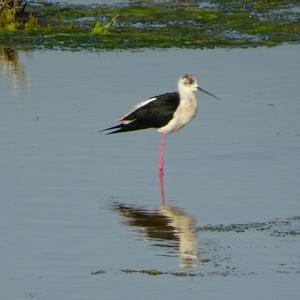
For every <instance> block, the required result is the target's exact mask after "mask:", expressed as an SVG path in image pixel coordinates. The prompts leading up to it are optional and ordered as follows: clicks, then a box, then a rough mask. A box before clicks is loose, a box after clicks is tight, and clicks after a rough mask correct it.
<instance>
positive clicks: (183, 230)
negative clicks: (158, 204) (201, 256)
mask: <svg viewBox="0 0 300 300" xmlns="http://www.w3.org/2000/svg"><path fill="white" fill-rule="evenodd" d="M114 209H115V210H116V211H117V212H118V213H119V214H120V215H121V216H122V217H124V218H126V219H125V222H122V223H123V224H126V225H127V226H132V227H135V228H137V229H138V230H137V231H138V233H139V235H142V236H143V237H146V238H147V239H148V240H150V241H152V242H153V244H152V245H153V246H157V247H164V249H166V250H167V251H169V250H170V251H169V252H168V253H166V254H165V255H166V256H174V254H175V255H176V256H178V257H179V259H180V264H179V266H180V267H181V268H196V267H197V261H198V246H197V239H198V232H197V228H196V224H195V221H194V219H193V218H192V217H191V216H190V215H188V214H187V213H185V212H184V211H183V210H182V209H179V208H176V207H162V208H160V209H157V210H152V211H150V210H145V209H141V208H137V207H135V206H131V205H128V204H121V203H115V204H114Z"/></svg>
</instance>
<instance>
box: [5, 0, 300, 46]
mask: <svg viewBox="0 0 300 300" xmlns="http://www.w3.org/2000/svg"><path fill="white" fill-rule="evenodd" d="M211 2H212V3H214V6H213V8H200V7H198V6H197V3H196V2H195V1H181V2H180V3H179V2H178V3H177V2H175V3H174V2H172V1H171V2H170V3H166V4H164V5H158V4H155V3H151V1H147V4H141V5H132V6H130V5H129V6H122V7H118V6H107V5H106V6H104V5H103V6H94V5H93V6H84V5H65V6H62V5H55V4H49V3H45V4H39V5H38V6H36V5H28V6H27V8H26V11H27V15H30V16H31V17H30V18H31V19H30V18H29V19H28V18H27V20H24V18H23V19H22V18H19V19H18V20H17V22H19V23H20V24H22V22H23V25H22V26H17V27H15V28H13V30H12V29H11V28H7V27H2V28H0V45H1V46H5V47H16V48H32V49H37V48H46V49H53V48H55V49H57V48H58V49H70V50H80V49H91V50H97V49H134V48H149V47H150V48H170V47H177V48H215V47H227V48H229V47H257V46H275V45H278V44H280V43H284V42H296V43H298V42H299V41H300V23H299V22H298V20H300V16H299V15H300V13H299V9H298V10H297V9H294V8H299V6H300V5H299V2H297V1H289V2H288V3H287V1H280V0H277V1H276V0H274V1H263V0H252V1H248V2H247V3H246V4H245V1H233V0H232V1H229V0H228V1H211ZM276 9H281V10H282V11H279V12H278V11H276ZM293 9H294V10H293ZM291 12H292V13H293V16H294V17H293V19H290V18H289V16H290V14H291ZM116 16H118V17H116ZM278 16H279V17H278ZM28 22H29V23H28ZM26 24H27V25H26Z"/></svg>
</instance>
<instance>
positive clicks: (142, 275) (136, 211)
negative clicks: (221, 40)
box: [0, 45, 300, 300]
mask: <svg viewBox="0 0 300 300" xmlns="http://www.w3.org/2000/svg"><path fill="white" fill-rule="evenodd" d="M299 53H300V47H299V46H298V45H284V46H280V47H276V48H269V49H268V48H257V49H243V50H241V49H234V50H224V49H216V50H176V49H171V50H168V51H158V50H157V51H154V50H145V51H140V52H129V51H124V52H103V53H101V52H99V53H92V52H85V51H81V52H75V53H73V52H61V51H37V52H23V51H19V52H17V51H15V50H13V49H1V50H0V101H1V110H0V136H1V143H0V187H1V198H0V230H1V232H0V233H1V239H0V249H1V257H0V265H1V272H0V289H1V295H2V297H3V298H5V299H10V300H14V299H99V298H101V299H118V298H121V297H122V299H139V298H140V297H143V298H145V299H151V298H153V297H159V298H162V299H181V298H184V297H191V298H196V297H199V296H200V295H201V296H203V297H204V299H253V298H255V297H256V298H263V299H274V298H276V299H295V297H296V296H297V295H299V292H300V290H299V284H298V282H299V273H300V256H299V251H298V249H299V246H300V239H299V232H300V231H299V229H300V224H299V223H300V222H299V218H298V217H297V216H299V210H300V203H299V199H300V188H299V186H300V185H299V183H300V159H299V150H300V118H299V114H300V102H299V84H300V82H299V78H300V69H299V63H300V54H299ZM187 72H189V73H192V74H194V75H195V76H196V77H197V78H198V79H199V81H200V84H201V86H202V87H203V88H205V89H207V90H209V91H210V92H212V93H214V94H215V95H217V96H219V97H221V98H222V99H223V100H222V101H216V100H213V99H211V98H210V97H209V96H206V95H205V94H199V95H198V99H199V113H198V116H197V117H196V119H195V120H194V121H193V122H192V123H191V124H189V125H188V126H187V127H185V128H184V129H183V130H182V131H180V132H178V133H177V134H173V135H170V136H167V149H166V161H165V193H166V206H165V207H161V205H160V203H161V199H160V190H159V179H158V176H157V175H158V174H157V173H158V172H157V167H158V155H159V143H160V135H159V134H157V133H156V132H155V131H151V130H148V131H140V132H135V133H127V134H122V135H121V134H120V135H113V136H105V135H104V134H101V133H99V130H100V129H103V128H106V127H108V126H110V125H114V123H115V119H116V118H118V117H120V116H122V115H123V114H124V113H125V112H126V111H127V110H128V109H129V108H130V107H131V106H132V105H133V104H135V103H136V102H138V101H142V100H144V99H147V98H148V97H151V96H154V95H157V94H159V93H163V92H166V91H173V90H174V89H176V84H177V80H178V77H179V76H180V75H182V74H184V73H187ZM295 216H296V217H295ZM291 217H292V218H291ZM268 221H271V222H270V223H268ZM255 222H260V224H261V223H263V224H265V225H266V226H265V227H263V229H264V230H262V229H261V228H262V227H259V226H258V225H256V224H257V223H255ZM264 222H265V223H264ZM207 224H212V226H215V225H218V227H213V228H220V227H222V226H220V224H225V225H228V224H235V225H234V226H236V227H234V226H233V228H239V226H240V225H241V224H243V231H242V232H239V230H228V231H226V232H225V231H222V230H219V231H215V230H213V228H212V230H211V231H210V230H202V228H203V226H205V225H207ZM255 228H256V229H255ZM257 228H260V230H257ZM156 271H159V274H156V276H154V275H153V273H155V272H156ZM151 273H152V275H151ZM160 273H161V274H160ZM162 295H164V296H162Z"/></svg>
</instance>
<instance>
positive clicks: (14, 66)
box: [0, 47, 31, 96]
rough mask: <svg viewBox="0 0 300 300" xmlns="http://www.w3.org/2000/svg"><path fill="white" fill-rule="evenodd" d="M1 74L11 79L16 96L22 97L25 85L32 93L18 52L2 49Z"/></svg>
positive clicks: (0, 56)
mask: <svg viewBox="0 0 300 300" xmlns="http://www.w3.org/2000/svg"><path fill="white" fill-rule="evenodd" d="M0 74H1V75H6V74H7V75H8V76H9V77H11V83H12V89H13V92H14V94H15V95H16V96H20V95H21V93H22V91H23V88H24V83H26V85H27V89H28V91H30V87H31V82H30V81H29V80H26V74H25V67H24V65H23V64H22V62H21V61H20V58H19V55H18V51H17V50H15V49H13V48H1V47H0Z"/></svg>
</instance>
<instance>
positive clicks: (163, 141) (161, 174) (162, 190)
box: [159, 133, 166, 207]
mask: <svg viewBox="0 0 300 300" xmlns="http://www.w3.org/2000/svg"><path fill="white" fill-rule="evenodd" d="M165 145H166V134H165V133H163V134H162V139H161V144H160V155H159V183H160V193H161V205H162V207H164V206H165V188H164V155H165Z"/></svg>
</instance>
